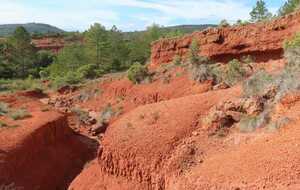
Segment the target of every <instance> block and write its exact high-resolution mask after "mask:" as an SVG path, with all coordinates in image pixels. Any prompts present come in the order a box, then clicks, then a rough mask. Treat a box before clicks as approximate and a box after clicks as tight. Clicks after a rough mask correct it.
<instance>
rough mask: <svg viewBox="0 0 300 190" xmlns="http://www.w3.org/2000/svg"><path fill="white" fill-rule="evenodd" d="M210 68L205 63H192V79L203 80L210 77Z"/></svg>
mask: <svg viewBox="0 0 300 190" xmlns="http://www.w3.org/2000/svg"><path fill="white" fill-rule="evenodd" d="M210 76H211V75H210V68H209V66H208V65H207V64H200V65H198V64H194V65H193V66H192V69H191V77H192V80H194V81H197V82H200V83H201V82H204V81H206V80H208V79H209V78H210Z"/></svg>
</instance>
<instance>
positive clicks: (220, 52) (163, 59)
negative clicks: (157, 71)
mask: <svg viewBox="0 0 300 190" xmlns="http://www.w3.org/2000/svg"><path fill="white" fill-rule="evenodd" d="M299 28H300V12H297V13H294V14H291V15H288V16H285V17H283V18H280V19H277V20H274V21H271V22H266V23H258V24H249V25H246V26H235V27H226V28H212V29H207V30H205V31H201V32H195V33H193V34H191V35H187V36H185V37H183V38H174V39H165V40H159V41H157V42H154V43H153V45H152V55H151V64H152V66H154V67H155V66H158V65H161V64H163V63H169V62H171V61H172V60H173V57H174V56H175V55H180V56H182V57H185V56H186V55H187V52H188V50H189V46H190V44H191V42H192V41H193V39H195V40H197V41H198V42H199V46H200V52H199V54H201V55H204V56H208V57H210V58H212V59H215V60H217V61H222V62H226V61H228V60H229V59H232V58H237V57H240V56H242V55H253V56H254V57H256V58H257V59H258V60H260V61H265V60H266V59H269V58H272V59H277V58H280V57H281V56H282V53H283V50H282V46H283V42H284V40H285V39H287V38H290V37H291V36H293V35H294V34H295V33H296V32H297V31H299Z"/></svg>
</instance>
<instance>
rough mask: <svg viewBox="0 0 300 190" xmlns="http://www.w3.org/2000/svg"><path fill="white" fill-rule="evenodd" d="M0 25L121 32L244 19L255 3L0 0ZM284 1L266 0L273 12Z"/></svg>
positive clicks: (235, 0) (218, 0)
mask: <svg viewBox="0 0 300 190" xmlns="http://www.w3.org/2000/svg"><path fill="white" fill-rule="evenodd" d="M0 2H1V6H0V24H12V23H14V24H15V23H28V22H36V23H46V24H51V25H54V26H57V27H59V28H61V29H64V30H66V31H84V30H87V29H88V28H89V26H90V25H91V24H93V23H95V22H98V23H101V24H102V25H104V26H105V27H107V28H110V27H111V26H113V25H116V26H117V27H118V28H119V29H121V30H123V31H135V30H143V29H145V28H146V27H147V26H149V25H151V24H153V23H156V24H159V25H162V26H171V25H181V24H217V23H219V22H220V20H222V19H226V20H228V21H229V22H235V21H236V20H237V19H243V20H244V19H248V18H249V12H250V11H251V9H252V7H253V6H254V5H255V3H256V1H255V0H0ZM284 2H285V0H266V3H267V6H268V8H269V10H270V11H271V12H273V13H276V11H277V10H278V8H279V7H280V6H281V5H282V4H283V3H284Z"/></svg>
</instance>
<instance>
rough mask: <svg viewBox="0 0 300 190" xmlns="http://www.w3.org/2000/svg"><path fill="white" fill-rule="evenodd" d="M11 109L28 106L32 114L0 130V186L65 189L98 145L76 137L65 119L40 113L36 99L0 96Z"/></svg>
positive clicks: (6, 119) (52, 114)
mask: <svg viewBox="0 0 300 190" xmlns="http://www.w3.org/2000/svg"><path fill="white" fill-rule="evenodd" d="M1 101H5V102H7V103H9V104H10V106H11V107H18V108H20V107H27V108H28V111H29V112H30V114H31V115H32V117H30V118H26V119H24V120H19V121H13V120H11V119H10V118H5V117H2V118H0V119H1V120H2V121H5V122H6V123H7V124H9V126H15V127H7V128H2V129H1V130H0V185H9V184H14V185H15V186H16V187H20V188H23V189H32V190H33V189H34V190H38V189H40V190H53V189H61V190H63V189H66V188H67V186H68V184H69V183H70V182H71V181H72V180H73V178H74V177H75V176H76V175H78V173H79V172H80V171H81V170H82V168H83V167H84V165H85V163H86V162H87V161H88V160H91V159H93V158H94V156H95V150H96V149H97V146H98V145H97V142H93V141H92V140H90V139H88V138H87V137H84V136H80V135H77V134H75V133H74V132H73V130H72V129H71V128H69V126H68V122H67V117H66V116H64V115H62V114H60V113H57V112H56V111H51V110H47V111H41V108H42V106H43V105H42V104H41V103H40V102H39V101H38V100H37V99H31V98H26V97H18V98H14V97H2V98H1Z"/></svg>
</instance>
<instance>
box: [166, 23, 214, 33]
mask: <svg viewBox="0 0 300 190" xmlns="http://www.w3.org/2000/svg"><path fill="white" fill-rule="evenodd" d="M216 26H217V25H213V24H202V25H178V26H168V27H164V29H166V30H180V31H182V32H184V33H192V32H195V31H198V30H204V29H206V28H209V27H216Z"/></svg>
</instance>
